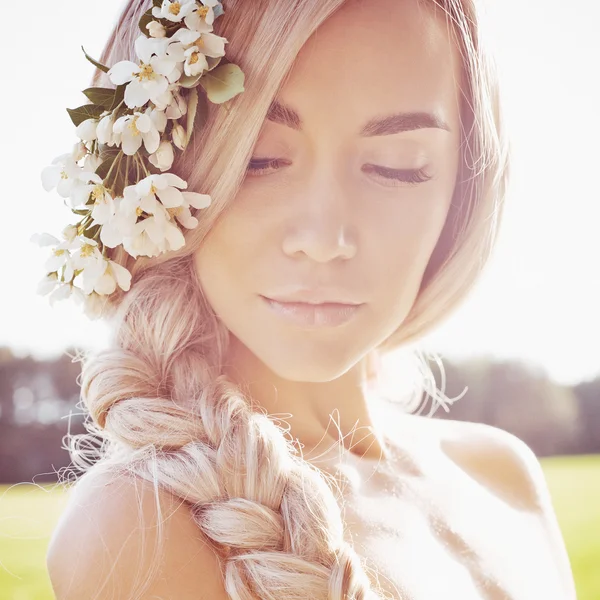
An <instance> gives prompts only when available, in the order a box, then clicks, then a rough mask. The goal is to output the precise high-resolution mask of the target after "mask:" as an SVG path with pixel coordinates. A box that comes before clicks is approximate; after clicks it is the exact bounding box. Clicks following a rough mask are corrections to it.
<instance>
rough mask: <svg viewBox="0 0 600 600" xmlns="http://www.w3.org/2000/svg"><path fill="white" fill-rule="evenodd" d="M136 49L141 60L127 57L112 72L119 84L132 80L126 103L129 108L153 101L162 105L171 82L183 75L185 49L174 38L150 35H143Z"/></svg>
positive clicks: (113, 80) (115, 82) (126, 90)
mask: <svg viewBox="0 0 600 600" xmlns="http://www.w3.org/2000/svg"><path fill="white" fill-rule="evenodd" d="M135 51H136V54H137V55H138V57H139V58H140V63H139V64H137V65H136V64H135V63H134V62H131V61H128V60H123V61H120V62H118V63H116V64H115V65H113V67H112V68H111V69H109V71H108V76H109V78H110V80H111V81H112V82H113V83H114V84H115V85H122V84H124V83H128V82H129V85H128V86H127V87H126V88H125V104H126V105H127V106H128V107H129V108H136V107H139V106H144V105H145V104H146V103H147V102H148V101H149V100H151V101H152V102H153V103H155V104H160V98H161V96H163V95H164V93H165V92H166V91H167V90H168V87H169V84H170V83H174V82H175V81H177V80H178V79H179V77H180V76H181V73H182V71H181V68H180V66H179V65H178V63H180V62H183V60H184V57H183V48H182V47H181V45H180V44H177V43H172V40H171V38H147V37H146V36H145V35H143V34H142V35H140V36H139V37H138V38H137V39H136V41H135Z"/></svg>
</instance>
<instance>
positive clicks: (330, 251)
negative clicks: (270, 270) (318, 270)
mask: <svg viewBox="0 0 600 600" xmlns="http://www.w3.org/2000/svg"><path fill="white" fill-rule="evenodd" d="M296 193H297V194H299V195H298V196H297V197H296V199H295V202H294V203H293V206H294V210H293V211H292V212H291V213H290V215H289V217H288V222H287V226H286V228H285V233H284V237H283V242H282V247H283V251H284V252H285V254H287V255H288V256H290V257H298V256H301V255H305V256H306V257H308V258H310V259H312V260H314V261H316V262H328V261H332V260H335V259H338V258H343V259H349V258H352V257H353V256H354V255H355V254H356V250H357V246H356V230H355V227H354V225H353V216H352V211H351V205H350V201H349V198H350V196H349V193H348V191H347V190H344V189H343V186H342V185H341V184H340V182H339V181H338V180H336V178H335V177H334V176H333V175H331V173H330V174H329V175H322V176H321V177H320V179H319V180H318V181H315V182H314V183H313V184H312V185H310V186H307V187H306V188H305V189H304V190H302V191H298V190H296Z"/></svg>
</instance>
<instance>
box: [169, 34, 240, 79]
mask: <svg viewBox="0 0 600 600" xmlns="http://www.w3.org/2000/svg"><path fill="white" fill-rule="evenodd" d="M171 39H173V40H177V41H178V42H180V43H181V44H182V45H183V46H184V47H185V48H186V49H185V52H184V57H185V63H184V72H185V74H186V75H188V76H190V77H193V76H194V75H198V73H202V72H203V71H205V70H206V69H208V62H207V60H206V57H207V56H210V57H213V58H218V57H221V56H225V44H226V43H228V42H227V39H226V38H224V37H221V36H218V35H215V34H214V33H200V32H198V31H194V30H191V29H185V28H181V29H179V30H177V31H176V32H175V33H174V34H173V36H172V38H171Z"/></svg>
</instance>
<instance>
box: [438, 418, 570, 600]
mask: <svg viewBox="0 0 600 600" xmlns="http://www.w3.org/2000/svg"><path fill="white" fill-rule="evenodd" d="M437 421H438V423H436V424H435V427H436V428H437V432H438V435H439V441H440V447H441V448H442V450H443V451H444V452H445V453H446V454H447V455H448V456H449V457H450V458H451V459H452V460H454V461H455V462H456V463H457V464H459V466H461V467H462V468H463V469H464V470H465V471H467V472H468V473H469V475H471V476H472V477H474V478H475V479H477V480H478V481H479V483H482V484H483V485H486V486H488V487H489V488H491V489H493V491H494V492H495V493H496V494H497V495H500V496H504V498H505V500H506V501H507V502H508V503H509V504H511V505H512V506H513V507H515V508H517V509H518V510H519V511H528V512H529V513H530V514H531V515H532V516H533V519H534V520H533V521H532V523H534V524H535V525H534V527H535V528H536V530H538V531H540V532H541V535H542V539H543V540H544V542H545V543H546V544H547V547H548V548H550V550H551V554H552V556H553V559H554V567H555V568H556V569H558V572H559V573H560V576H561V581H562V583H563V585H564V591H565V596H564V597H565V598H569V599H571V598H572V599H575V598H576V590H575V582H574V579H573V572H572V569H571V564H570V560H569V556H568V553H567V549H566V546H565V542H564V539H563V536H562V532H561V530H560V525H559V523H558V519H557V516H556V513H555V510H554V506H553V503H552V498H551V495H550V490H549V488H548V484H547V481H546V478H545V475H544V471H543V469H542V466H541V463H540V461H539V459H538V458H537V456H536V454H535V452H534V451H533V450H532V449H531V448H530V447H529V446H528V445H527V443H526V442H524V441H523V440H522V439H521V438H519V437H518V436H516V435H514V434H512V433H510V432H508V431H506V430H504V429H500V428H499V427H494V426H491V425H487V424H483V423H471V422H466V421H450V420H442V419H437Z"/></svg>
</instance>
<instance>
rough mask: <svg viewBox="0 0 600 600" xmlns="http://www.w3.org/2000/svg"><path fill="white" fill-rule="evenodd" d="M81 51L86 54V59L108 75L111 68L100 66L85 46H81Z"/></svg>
mask: <svg viewBox="0 0 600 600" xmlns="http://www.w3.org/2000/svg"><path fill="white" fill-rule="evenodd" d="M81 49H82V50H83V53H84V54H85V57H86V58H87V59H88V60H89V61H90V62H91V63H92V64H93V65H94V66H95V67H97V68H98V69H100V70H101V71H104V72H105V73H108V72H109V71H110V68H109V67H107V66H106V65H103V64H100V63H99V62H98V61H97V60H94V59H93V58H92V57H91V56H90V55H89V54H88V53H87V52H86V51H85V49H84V47H83V46H81Z"/></svg>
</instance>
